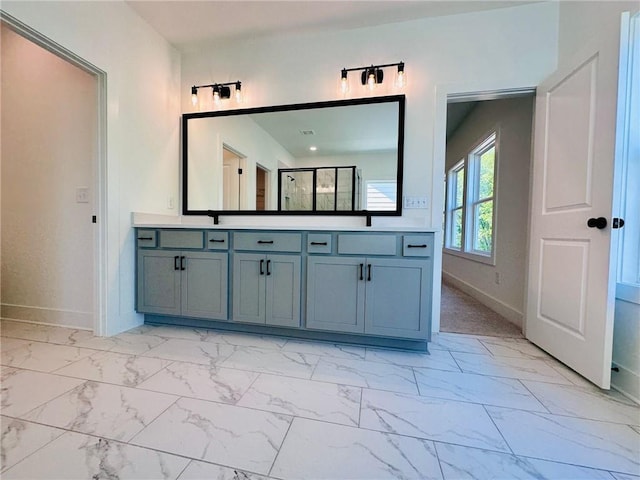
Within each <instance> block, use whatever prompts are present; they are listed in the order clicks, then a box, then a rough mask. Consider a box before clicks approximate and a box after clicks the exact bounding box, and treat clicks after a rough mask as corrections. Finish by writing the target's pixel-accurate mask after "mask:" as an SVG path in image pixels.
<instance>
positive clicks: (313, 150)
mask: <svg viewBox="0 0 640 480" xmlns="http://www.w3.org/2000/svg"><path fill="white" fill-rule="evenodd" d="M309 150H311V151H312V152H315V151H316V150H318V147H316V146H315V145H311V146H310V147H309Z"/></svg>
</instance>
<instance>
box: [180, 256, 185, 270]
mask: <svg viewBox="0 0 640 480" xmlns="http://www.w3.org/2000/svg"><path fill="white" fill-rule="evenodd" d="M185 260H186V257H180V270H186V269H187V267H186V265H185Z"/></svg>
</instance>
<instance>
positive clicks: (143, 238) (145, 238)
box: [138, 237, 153, 240]
mask: <svg viewBox="0 0 640 480" xmlns="http://www.w3.org/2000/svg"><path fill="white" fill-rule="evenodd" d="M138 240H153V237H138Z"/></svg>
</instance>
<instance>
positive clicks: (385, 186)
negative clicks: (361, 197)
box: [365, 181, 396, 211]
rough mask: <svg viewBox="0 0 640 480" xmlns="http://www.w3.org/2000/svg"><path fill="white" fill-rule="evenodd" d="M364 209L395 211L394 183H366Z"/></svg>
mask: <svg viewBox="0 0 640 480" xmlns="http://www.w3.org/2000/svg"><path fill="white" fill-rule="evenodd" d="M366 185H367V192H366V195H367V197H366V200H367V201H366V207H365V208H366V209H367V210H374V211H375V210H395V209H396V182H394V181H368V182H366Z"/></svg>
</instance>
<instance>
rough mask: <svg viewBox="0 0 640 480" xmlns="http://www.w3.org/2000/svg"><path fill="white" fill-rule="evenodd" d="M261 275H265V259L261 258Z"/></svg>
mask: <svg viewBox="0 0 640 480" xmlns="http://www.w3.org/2000/svg"><path fill="white" fill-rule="evenodd" d="M260 275H264V260H260Z"/></svg>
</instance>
